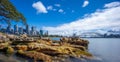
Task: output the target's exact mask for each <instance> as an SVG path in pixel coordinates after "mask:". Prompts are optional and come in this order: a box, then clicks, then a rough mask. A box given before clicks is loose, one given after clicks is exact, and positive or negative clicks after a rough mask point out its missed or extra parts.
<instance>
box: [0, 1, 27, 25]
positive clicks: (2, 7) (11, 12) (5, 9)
mask: <svg viewBox="0 0 120 62" xmlns="http://www.w3.org/2000/svg"><path fill="white" fill-rule="evenodd" d="M2 20H3V21H5V22H7V23H8V24H9V25H10V22H11V20H14V21H16V22H19V21H23V22H24V23H26V19H25V17H24V16H23V15H22V13H20V12H19V11H17V9H16V8H15V7H14V6H13V5H12V3H11V2H10V1H9V0H0V21H2Z"/></svg>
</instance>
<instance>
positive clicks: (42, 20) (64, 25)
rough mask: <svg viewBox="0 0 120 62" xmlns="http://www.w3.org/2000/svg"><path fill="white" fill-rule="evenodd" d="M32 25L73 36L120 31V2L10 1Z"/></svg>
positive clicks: (66, 0)
mask: <svg viewBox="0 0 120 62" xmlns="http://www.w3.org/2000/svg"><path fill="white" fill-rule="evenodd" d="M10 1H11V2H12V3H13V5H14V6H15V7H16V8H17V10H18V11H20V12H21V13H22V14H23V15H24V16H25V17H26V21H27V23H28V24H29V25H30V26H36V27H37V30H39V29H43V30H47V31H49V34H59V35H71V34H73V33H75V32H76V33H80V32H87V31H95V32H100V33H103V32H105V31H106V30H110V29H120V0H10Z"/></svg>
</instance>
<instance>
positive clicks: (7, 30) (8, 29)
mask: <svg viewBox="0 0 120 62" xmlns="http://www.w3.org/2000/svg"><path fill="white" fill-rule="evenodd" d="M6 32H7V33H10V32H11V29H10V25H8V26H7V29H6Z"/></svg>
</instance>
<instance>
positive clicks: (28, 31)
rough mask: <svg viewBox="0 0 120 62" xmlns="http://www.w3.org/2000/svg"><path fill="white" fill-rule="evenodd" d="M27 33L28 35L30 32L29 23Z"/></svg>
mask: <svg viewBox="0 0 120 62" xmlns="http://www.w3.org/2000/svg"><path fill="white" fill-rule="evenodd" d="M26 33H27V34H28V35H29V34H30V29H29V25H26Z"/></svg>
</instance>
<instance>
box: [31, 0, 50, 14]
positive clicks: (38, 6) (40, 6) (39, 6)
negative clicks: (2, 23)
mask: <svg viewBox="0 0 120 62" xmlns="http://www.w3.org/2000/svg"><path fill="white" fill-rule="evenodd" d="M32 7H33V8H35V9H36V10H37V13H48V11H47V10H46V8H45V6H44V5H43V3H42V2H41V1H38V2H35V3H33V4H32Z"/></svg>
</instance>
